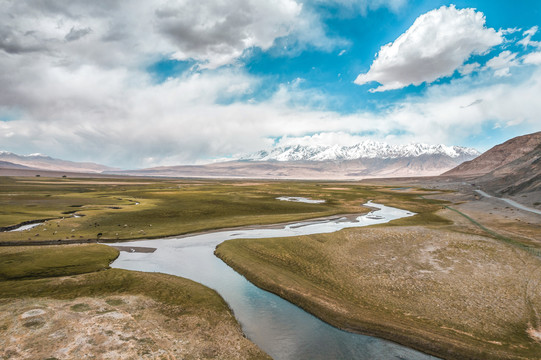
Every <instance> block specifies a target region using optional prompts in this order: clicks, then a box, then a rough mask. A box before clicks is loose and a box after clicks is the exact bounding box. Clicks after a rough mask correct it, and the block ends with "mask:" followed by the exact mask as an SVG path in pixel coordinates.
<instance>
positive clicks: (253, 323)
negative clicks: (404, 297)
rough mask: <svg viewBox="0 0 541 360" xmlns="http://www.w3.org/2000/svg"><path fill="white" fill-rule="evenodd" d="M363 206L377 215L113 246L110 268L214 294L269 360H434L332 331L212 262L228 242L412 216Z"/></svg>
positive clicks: (386, 343)
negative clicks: (166, 277) (192, 284)
mask: <svg viewBox="0 0 541 360" xmlns="http://www.w3.org/2000/svg"><path fill="white" fill-rule="evenodd" d="M365 205H367V206H370V207H373V208H377V209H378V210H376V211H373V212H372V213H370V214H366V215H363V216H359V217H357V218H356V219H355V220H354V221H351V220H348V219H346V218H339V219H338V218H337V219H334V220H324V221H323V220H322V221H305V222H299V223H295V224H289V225H286V226H283V227H261V228H250V229H243V230H225V231H219V232H209V233H202V234H198V235H193V236H186V237H178V238H167V239H158V240H142V241H133V242H129V243H122V244H119V245H122V247H123V248H124V249H128V251H122V252H121V253H120V256H119V257H118V259H117V260H115V262H113V264H112V265H111V266H112V267H115V268H121V269H127V270H138V271H148V272H162V273H167V274H172V275H177V276H182V277H185V278H188V279H192V280H194V281H197V282H199V283H201V284H204V285H206V286H208V287H210V288H212V289H214V290H216V291H217V292H218V293H219V294H220V295H221V296H222V297H223V298H224V299H225V301H227V303H228V304H229V306H230V307H231V309H232V310H233V312H234V314H235V317H236V318H237V320H238V321H239V322H240V324H241V326H242V329H243V331H244V333H245V334H246V336H247V337H248V338H249V339H250V340H252V341H253V342H254V343H256V344H257V345H258V346H259V347H260V348H261V349H263V350H264V351H265V352H266V353H267V354H269V355H270V356H271V357H273V358H274V359H284V360H285V359H314V360H315V359H325V360H327V359H367V360H368V359H371V360H378V359H401V360H406V359H408V360H425V359H436V358H434V357H432V356H428V355H425V354H423V353H420V352H418V351H415V350H412V349H409V348H407V347H404V346H401V345H398V344H395V343H392V342H389V341H386V340H382V339H378V338H374V337H370V336H364V335H359V334H353V333H349V332H346V331H342V330H339V329H337V328H334V327H332V326H330V325H328V324H327V323H325V322H323V321H321V320H319V319H318V318H316V317H314V316H312V315H311V314H309V313H307V312H305V311H304V310H302V309H300V308H298V307H297V306H295V305H293V304H291V303H289V302H288V301H286V300H283V299H282V298H280V297H278V296H276V295H274V294H271V293H269V292H267V291H264V290H261V289H259V288H258V287H256V286H255V285H253V284H252V283H250V282H249V281H247V280H246V279H245V278H244V277H243V276H241V275H239V274H238V273H237V272H235V271H234V270H233V269H232V268H230V267H229V266H227V265H226V264H225V263H224V262H222V261H221V260H220V259H218V258H217V257H216V256H214V249H215V247H216V246H217V245H218V244H220V243H221V242H223V241H225V240H229V239H236V238H271V237H284V236H297V235H309V234H317V233H330V232H334V231H338V230H341V229H344V228H350V227H360V226H368V225H373V224H381V223H385V222H388V221H391V220H394V219H398V218H402V217H406V216H412V215H414V214H413V213H411V212H408V211H405V210H400V209H396V208H392V207H387V206H384V205H379V204H375V203H367V204H365ZM132 246H133V249H132V251H130V247H132ZM141 247H148V248H156V251H154V252H139V251H136V249H138V248H141Z"/></svg>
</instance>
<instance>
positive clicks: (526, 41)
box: [517, 25, 541, 47]
mask: <svg viewBox="0 0 541 360" xmlns="http://www.w3.org/2000/svg"><path fill="white" fill-rule="evenodd" d="M538 29H539V28H538V27H537V25H536V26H533V27H531V28H530V29H528V30H526V31H524V32H523V33H522V34H523V35H524V38H522V39H521V40H520V41H518V42H517V44H519V45H522V46H524V47H528V46H534V47H539V46H541V42H539V41H532V36H534V35H535V34H536V33H537V30H538Z"/></svg>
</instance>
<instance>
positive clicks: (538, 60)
mask: <svg viewBox="0 0 541 360" xmlns="http://www.w3.org/2000/svg"><path fill="white" fill-rule="evenodd" d="M522 62H523V63H524V64H533V65H541V51H537V52H532V53H529V54H527V55H525V56H524V57H523V58H522Z"/></svg>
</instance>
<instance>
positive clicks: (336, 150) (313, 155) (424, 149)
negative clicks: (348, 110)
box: [240, 140, 479, 161]
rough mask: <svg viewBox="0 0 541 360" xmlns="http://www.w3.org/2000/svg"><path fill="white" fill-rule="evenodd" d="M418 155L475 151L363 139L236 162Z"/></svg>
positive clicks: (267, 153) (281, 150) (274, 151)
mask: <svg viewBox="0 0 541 360" xmlns="http://www.w3.org/2000/svg"><path fill="white" fill-rule="evenodd" d="M422 155H445V156H449V157H451V158H458V157H462V156H464V157H476V156H478V155H479V152H478V151H477V150H475V149H473V148H465V147H461V146H446V145H443V144H439V145H428V144H408V145H389V144H387V143H383V142H377V141H373V140H367V141H364V142H361V143H358V144H355V145H352V146H340V145H337V144H335V145H288V146H278V147H275V148H273V149H271V150H268V151H265V150H262V151H258V152H256V153H254V154H250V155H247V156H243V157H241V158H240V160H248V161H325V160H355V159H367V158H368V159H374V158H379V159H395V158H407V157H418V156H422Z"/></svg>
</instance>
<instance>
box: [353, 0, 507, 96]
mask: <svg viewBox="0 0 541 360" xmlns="http://www.w3.org/2000/svg"><path fill="white" fill-rule="evenodd" d="M502 41H503V38H502V35H501V34H500V33H498V32H496V31H495V30H494V29H492V28H487V27H486V26H485V17H484V15H483V13H481V12H479V11H475V9H460V10H458V9H456V8H455V7H454V5H451V6H450V7H445V6H442V7H441V8H439V9H436V10H432V11H429V12H428V13H426V14H423V15H421V16H419V17H418V18H417V19H416V20H415V22H414V23H413V25H412V26H411V27H410V28H409V29H408V30H407V31H406V32H405V33H404V34H402V35H400V37H398V39H396V40H395V41H394V42H392V43H389V44H387V45H384V46H382V47H381V49H380V51H379V53H378V54H377V56H376V59H375V60H374V62H373V63H372V65H371V66H370V70H369V71H368V72H367V73H365V74H360V75H359V76H358V77H357V79H355V83H356V84H358V85H363V84H366V83H369V82H372V81H376V82H378V83H380V84H381V86H379V87H378V88H376V89H372V90H371V91H386V90H392V89H400V88H403V87H406V86H408V85H412V84H413V85H419V84H421V83H423V82H428V83H430V82H433V81H435V80H437V79H439V78H442V77H445V76H450V75H452V74H453V72H454V71H455V70H456V69H457V68H459V67H460V66H461V65H462V64H463V63H464V61H466V60H467V59H468V58H469V57H470V56H471V55H472V54H482V53H484V52H486V51H487V50H489V49H490V48H491V47H493V46H495V45H498V44H501V43H502Z"/></svg>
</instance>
